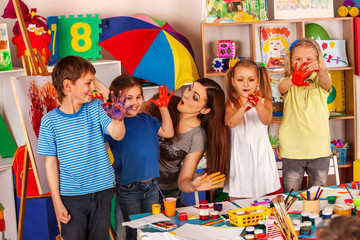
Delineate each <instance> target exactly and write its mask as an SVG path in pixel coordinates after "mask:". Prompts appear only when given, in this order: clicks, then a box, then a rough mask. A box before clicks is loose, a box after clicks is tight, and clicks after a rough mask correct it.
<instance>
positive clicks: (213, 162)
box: [149, 78, 229, 174]
mask: <svg viewBox="0 0 360 240" xmlns="http://www.w3.org/2000/svg"><path fill="white" fill-rule="evenodd" d="M196 82H197V83H200V84H201V85H203V86H204V87H205V88H206V95H207V96H206V97H207V101H206V104H205V108H210V109H211V111H210V112H209V113H208V114H199V115H198V118H199V119H200V121H201V127H203V128H205V129H206V139H207V149H206V157H207V172H208V173H213V172H221V173H225V174H227V172H228V167H229V164H228V155H229V144H228V128H227V126H226V125H225V120H224V119H225V93H224V91H223V90H222V89H221V87H220V85H219V84H218V83H216V82H215V81H214V80H212V79H209V78H201V79H198V80H196ZM180 100H181V98H180V97H178V96H173V97H172V98H171V100H170V103H169V105H168V109H169V112H170V116H171V120H172V122H173V125H174V130H175V135H174V138H179V137H180V135H179V133H178V131H176V130H177V129H178V127H179V122H180V112H179V110H178V109H177V105H178V103H179V102H180ZM149 111H150V113H151V115H153V116H155V117H157V118H160V113H159V111H158V108H153V107H150V108H149ZM168 141H171V139H168Z"/></svg>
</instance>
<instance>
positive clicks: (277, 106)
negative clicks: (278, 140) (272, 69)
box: [269, 73, 284, 117]
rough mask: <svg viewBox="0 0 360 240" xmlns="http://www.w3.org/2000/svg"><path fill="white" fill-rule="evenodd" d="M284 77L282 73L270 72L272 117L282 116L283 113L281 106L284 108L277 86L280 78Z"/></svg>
mask: <svg viewBox="0 0 360 240" xmlns="http://www.w3.org/2000/svg"><path fill="white" fill-rule="evenodd" d="M283 78H284V74H283V73H270V74H269V79H270V85H271V92H272V97H273V101H272V105H273V116H274V117H282V115H283V108H284V101H283V99H282V97H281V94H280V92H279V89H278V86H279V83H280V80H281V79H283Z"/></svg>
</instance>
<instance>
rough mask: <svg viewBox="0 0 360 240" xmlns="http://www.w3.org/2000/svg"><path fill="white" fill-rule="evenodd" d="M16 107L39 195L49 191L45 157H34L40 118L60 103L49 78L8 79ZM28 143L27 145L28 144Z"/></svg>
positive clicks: (26, 77) (24, 77)
mask: <svg viewBox="0 0 360 240" xmlns="http://www.w3.org/2000/svg"><path fill="white" fill-rule="evenodd" d="M11 82H12V86H13V92H14V96H15V101H16V105H17V107H18V112H19V116H20V121H21V123H22V127H23V132H24V135H25V142H26V143H27V146H31V148H30V149H29V148H28V151H29V156H30V161H31V165H32V166H33V168H36V171H35V170H34V175H35V178H36V180H37V185H38V189H39V193H40V194H42V193H46V192H49V191H50V189H49V186H48V183H47V179H46V173H45V156H43V155H38V154H36V149H37V146H38V135H39V129H40V123H41V118H42V116H43V115H45V114H46V113H47V112H49V111H51V110H52V109H54V108H56V107H58V106H59V105H60V102H59V101H58V99H57V93H56V90H55V88H54V86H53V85H52V79H51V76H22V77H12V78H11ZM28 143H29V144H28Z"/></svg>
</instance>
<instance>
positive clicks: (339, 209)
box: [334, 203, 352, 216]
mask: <svg viewBox="0 0 360 240" xmlns="http://www.w3.org/2000/svg"><path fill="white" fill-rule="evenodd" d="M334 212H335V213H336V214H340V215H348V216H350V215H351V212H352V205H351V204H347V203H340V204H335V206H334Z"/></svg>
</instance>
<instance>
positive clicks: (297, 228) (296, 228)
mask: <svg viewBox="0 0 360 240" xmlns="http://www.w3.org/2000/svg"><path fill="white" fill-rule="evenodd" d="M294 230H295V233H296V235H298V236H299V235H300V226H297V225H296V226H294Z"/></svg>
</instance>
